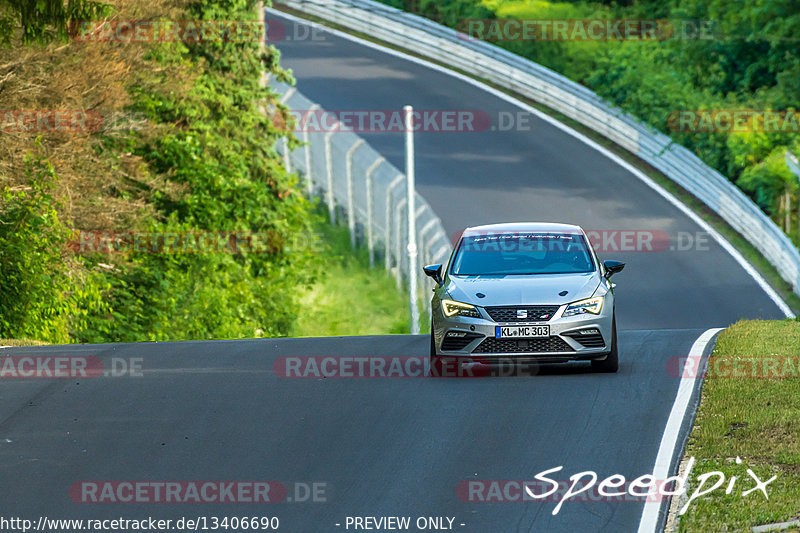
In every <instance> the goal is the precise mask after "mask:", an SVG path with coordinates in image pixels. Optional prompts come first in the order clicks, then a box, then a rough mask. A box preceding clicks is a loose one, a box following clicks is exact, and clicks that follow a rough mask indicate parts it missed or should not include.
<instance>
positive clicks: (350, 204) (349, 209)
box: [272, 81, 453, 316]
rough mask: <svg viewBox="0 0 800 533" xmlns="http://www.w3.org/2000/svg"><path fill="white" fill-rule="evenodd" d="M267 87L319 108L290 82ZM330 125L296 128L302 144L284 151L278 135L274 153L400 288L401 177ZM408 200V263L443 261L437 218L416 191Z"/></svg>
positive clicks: (403, 267) (297, 106) (292, 105)
mask: <svg viewBox="0 0 800 533" xmlns="http://www.w3.org/2000/svg"><path fill="white" fill-rule="evenodd" d="M272 87H273V88H274V89H275V91H276V92H277V93H279V94H280V95H281V97H280V102H281V103H282V104H285V105H287V106H289V109H291V110H302V111H303V112H304V113H305V112H309V111H315V110H318V111H319V112H321V111H323V110H322V109H321V108H320V107H319V105H317V104H315V103H314V102H312V101H310V100H309V99H307V98H306V97H305V96H303V95H302V94H300V93H299V92H298V91H297V90H296V89H295V88H294V87H291V86H289V85H286V84H283V83H279V82H275V81H273V83H272ZM331 126H332V127H330V129H329V131H309V128H305V129H303V128H301V131H299V132H297V133H296V134H295V135H296V137H297V138H299V139H300V140H302V141H304V143H305V145H304V146H302V147H301V148H298V149H296V150H287V142H286V139H285V138H284V139H283V141H282V142H279V143H278V146H277V149H278V152H279V153H280V154H281V155H282V157H283V163H284V166H285V167H286V169H287V171H289V172H299V173H300V175H301V176H303V179H304V180H305V185H306V187H307V191H308V194H309V196H316V197H319V198H322V200H323V201H324V202H325V203H326V204H327V206H328V211H329V215H330V218H331V222H333V223H335V222H337V217H338V216H339V212H340V209H339V208H341V210H342V211H343V216H344V217H346V219H347V225H348V227H349V229H350V242H351V244H352V245H353V247H355V246H356V245H357V244H362V245H364V246H366V247H367V249H368V250H369V262H370V266H375V263H376V256H378V255H379V253H380V255H382V259H383V265H384V267H385V268H386V270H387V271H390V272H393V273H394V276H395V278H396V280H397V288H398V289H400V288H401V287H402V285H403V279H406V280H407V279H409V263H410V260H409V254H408V251H407V243H408V209H407V203H408V198H407V191H406V176H405V174H404V173H403V172H402V171H400V170H398V169H397V168H396V167H394V166H392V165H391V164H390V163H389V162H388V161H386V160H385V159H384V158H383V157H382V156H381V155H380V154H379V153H378V152H376V151H375V150H374V149H373V148H372V147H371V146H370V145H368V144H367V143H366V142H365V141H364V139H362V138H361V137H359V136H358V135H356V134H355V133H353V132H350V131H338V130H337V128H336V127H335V125H331ZM398 143H402V140H398ZM414 202H415V210H416V228H417V230H416V237H417V238H416V242H417V250H418V252H417V258H416V261H415V262H416V264H414V265H411V268H414V269H415V270H416V271H419V269H421V268H422V266H423V265H426V264H431V263H445V262H447V260H448V258H449V257H450V253H451V252H452V249H453V248H452V245H451V243H450V239H449V238H448V236H447V233H446V232H445V230H444V227H443V226H442V221H441V220H440V219H439V217H438V216H436V213H434V212H433V209H431V207H430V205H428V202H426V201H425V199H424V198H423V197H422V196H420V194H419V193H416V195H415V197H414ZM418 279H419V278H418ZM423 282H424V280H420V283H418V287H417V291H416V294H417V295H420V294H425V293H424V292H422V291H421V290H420V289H421V288H422V287H423V285H422V283H423ZM422 304H423V306H424V311H425V313H427V315H428V316H429V315H430V299H429V298H425V297H423V298H422Z"/></svg>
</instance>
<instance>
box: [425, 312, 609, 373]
mask: <svg viewBox="0 0 800 533" xmlns="http://www.w3.org/2000/svg"><path fill="white" fill-rule="evenodd" d="M610 300H611V299H610V298H608V299H607V301H606V302H605V305H604V306H603V309H602V310H601V312H600V313H599V314H597V315H591V314H583V315H577V316H571V317H562V314H563V312H564V310H565V309H566V305H563V306H561V307H559V309H558V311H557V312H556V313H555V314H554V315H553V318H551V319H550V320H547V321H525V322H497V321H494V320H492V319H491V317H490V316H489V313H487V311H486V309H483V308H479V312H480V314H481V318H470V317H463V316H458V315H456V316H452V317H445V316H444V313H442V310H441V306H434V312H433V322H432V326H433V335H434V343H435V346H436V351H437V353H438V354H439V355H441V356H446V357H455V358H459V359H461V358H463V359H465V360H467V359H472V360H479V361H487V362H491V361H492V360H501V359H502V360H514V361H519V362H536V363H546V362H554V363H557V362H566V361H580V360H592V359H603V358H604V357H605V356H606V355H607V354H608V353H609V351H610V350H611V338H612V328H613V314H614V312H613V301H610ZM510 307H513V306H510ZM520 325H548V326H550V337H539V338H531V339H514V340H511V339H497V338H495V328H496V327H497V326H520ZM582 332H583V333H582Z"/></svg>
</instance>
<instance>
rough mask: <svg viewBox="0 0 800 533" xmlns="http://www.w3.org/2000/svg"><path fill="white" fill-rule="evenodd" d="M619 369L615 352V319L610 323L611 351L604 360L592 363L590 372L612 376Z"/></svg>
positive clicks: (617, 355)
mask: <svg viewBox="0 0 800 533" xmlns="http://www.w3.org/2000/svg"><path fill="white" fill-rule="evenodd" d="M618 369H619V353H618V352H617V317H616V316H614V318H613V319H612V322H611V351H610V352H608V355H607V356H606V358H605V359H600V360H597V361H592V370H593V371H594V372H598V373H603V374H613V373H614V372H616V371H617V370H618Z"/></svg>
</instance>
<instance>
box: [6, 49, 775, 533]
mask: <svg viewBox="0 0 800 533" xmlns="http://www.w3.org/2000/svg"><path fill="white" fill-rule="evenodd" d="M279 48H280V49H281V51H282V53H283V63H284V65H285V66H288V67H290V68H292V69H293V71H294V74H295V76H296V77H297V79H298V80H299V81H298V88H299V89H300V90H301V91H302V92H304V93H305V94H306V96H308V97H310V98H311V99H314V100H316V101H318V102H319V103H321V104H322V105H323V106H324V107H326V108H328V109H391V108H396V107H397V108H399V107H400V106H402V105H403V104H406V103H410V104H412V105H414V106H416V107H417V108H419V109H440V110H443V109H480V110H485V111H486V112H487V113H489V114H490V115H495V116H496V115H497V113H498V112H500V111H509V112H512V113H516V112H517V109H516V108H514V107H512V106H510V105H509V104H508V103H506V102H504V101H502V100H500V99H498V98H496V97H494V96H491V95H489V94H487V93H485V92H483V91H481V90H479V89H477V88H475V87H473V86H471V85H469V84H467V83H464V82H461V81H458V80H455V79H453V78H450V77H448V76H446V75H443V74H441V73H438V72H435V71H432V70H429V69H427V68H425V67H422V66H419V65H416V64H413V63H410V62H408V61H405V60H402V59H400V58H396V57H393V56H389V55H386V54H383V53H381V52H378V51H375V50H373V49H370V48H367V47H364V46H361V45H358V44H354V43H352V42H349V41H346V40H343V39H340V38H335V37H332V36H326V37H325V39H324V40H321V41H304V42H290V41H285V42H281V43H279ZM530 121H531V125H532V126H531V127H532V129H531V130H530V131H520V130H512V131H503V132H500V131H491V130H489V131H486V132H483V133H457V132H453V133H447V134H444V133H423V134H419V135H418V138H417V156H418V159H417V164H418V169H417V175H418V182H419V189H420V191H421V192H422V194H423V195H424V196H425V197H426V199H427V200H428V201H429V202H430V204H431V205H432V206H433V208H434V209H435V210H436V211H437V212H438V214H439V215H440V216H441V218H442V220H443V222H444V224H445V226H446V228H447V229H448V231H451V232H456V231H457V230H459V229H461V228H463V227H465V226H469V225H476V224H483V223H489V222H500V221H522V220H549V221H559V222H570V223H577V224H581V225H583V226H584V227H586V228H587V229H607V230H615V229H617V230H619V229H625V230H661V231H665V232H667V233H668V234H669V235H670V236H671V237H672V238H673V239H676V241H675V242H677V238H678V235H679V232H683V234H685V235H696V233H697V232H698V231H699V228H698V227H697V226H696V225H694V224H693V223H692V222H691V221H690V220H688V219H687V218H686V217H685V216H684V215H682V214H681V213H680V211H679V210H677V209H675V208H674V207H673V206H671V205H669V204H668V203H667V202H666V201H665V200H663V199H662V198H661V197H659V196H658V195H657V194H655V193H654V192H653V191H652V190H650V189H649V188H647V187H646V186H644V185H643V184H642V183H640V182H639V181H638V180H637V179H636V178H634V177H633V176H631V175H630V174H629V173H627V172H626V171H625V170H624V169H622V168H620V167H618V166H617V165H615V164H614V163H612V162H610V161H609V160H608V159H606V158H605V157H604V156H603V155H602V154H600V153H598V152H596V151H594V150H592V149H590V148H587V147H586V146H585V145H583V144H581V143H580V142H579V141H577V140H575V139H574V138H573V137H571V136H569V135H567V134H565V133H563V132H561V131H560V130H558V129H557V128H554V127H552V126H550V125H548V124H547V123H544V122H542V121H539V120H538V119H536V118H535V117H533V118H531V119H530ZM366 137H367V138H368V140H369V142H370V143H372V144H373V145H374V146H375V147H376V148H377V149H378V150H379V151H380V152H381V153H383V154H384V155H385V156H386V157H387V158H389V159H390V160H391V161H392V162H393V163H394V164H395V165H397V166H401V165H402V153H401V149H402V141H401V138H400V136H399V135H397V134H390V133H383V134H381V133H374V134H368V135H366ZM601 255H603V256H604V257H603V258H614V259H620V260H623V261H626V262H627V263H628V267H627V268H626V270H625V271H624V272H623V273H622V274H620V275H619V276H618V278H617V283H618V285H619V287H618V292H617V298H618V309H617V311H618V323H619V327H620V329H621V332H620V358H621V366H620V371H619V373H618V374H615V375H595V374H591V373H588V372H587V371H586V367H585V366H581V365H568V366H564V367H558V368H550V369H546V370H542V371H541V372H539V371H536V369H533V370H530V369H528V370H527V371H525V369H523V370H522V371H520V372H521V373H523V374H526V372H527V374H526V375H515V376H510V377H502V376H489V377H483V378H480V379H444V378H433V377H412V378H408V379H400V378H388V377H387V378H376V379H354V378H341V379H339V378H315V377H311V378H305V379H288V378H284V377H281V374H282V369H285V368H286V364H288V362H290V361H294V362H295V363H297V362H298V361H301V362H303V364H306V363H308V361H309V360H307V359H300V360H297V359H285V358H287V357H303V356H343V357H350V356H353V357H355V356H358V357H364V356H372V357H377V356H381V357H409V356H411V357H418V358H422V359H424V358H425V357H424V356H425V355H426V354H427V346H428V344H427V342H428V341H427V338H425V337H411V336H392V337H361V338H330V339H297V340H293V339H285V340H254V341H222V342H187V343H146V344H137V345H132V344H123V345H97V346H69V347H41V348H39V347H35V348H6V349H3V350H0V359H2V360H4V361H5V360H7V359H4V358H6V357H7V356H25V355H34V356H43V357H53V356H60V355H65V356H73V357H97V358H99V359H98V360H97V361H102V365H103V368H105V369H106V370H109V369H113V368H120V367H122V366H126V367H130V366H131V365H134V366H135V368H136V370H135V373H137V374H140V375H137V376H130V375H126V376H120V377H112V376H106V377H97V378H83V379H76V378H70V379H43V380H30V379H13V378H8V377H7V378H4V379H2V380H1V381H0V518H3V517H5V518H8V517H22V518H26V519H30V520H34V521H36V520H38V517H40V516H47V517H48V518H84V519H87V518H95V519H104V518H109V519H110V518H119V517H122V518H126V519H134V518H146V517H148V516H152V517H154V518H158V519H172V520H177V519H178V518H180V517H181V516H185V517H188V518H191V519H196V518H197V517H200V516H205V517H212V516H217V517H220V518H221V517H224V516H229V517H230V516H245V515H246V516H259V517H260V516H277V517H278V518H279V519H280V521H281V523H280V529H279V531H287V532H328V531H332V532H333V531H343V530H350V531H352V530H353V528H352V527H351V528H349V529H346V527H345V525H346V520H347V517H348V516H351V517H352V516H361V517H364V516H382V515H393V516H397V515H401V516H402V515H405V516H410V517H413V519H416V517H419V516H425V517H427V516H431V517H453V518H454V523H453V528H454V529H455V530H460V531H469V532H481V533H483V532H486V533H494V532H506V531H534V532H538V531H542V532H554V531H555V532H562V531H563V532H574V531H587V532H588V531H603V532H613V533H618V532H626V531H634V530H635V529H636V527H637V525H638V522H639V517H640V516H641V512H642V502H641V501H632V502H609V501H605V502H580V501H568V502H566V503H565V504H564V506H563V507H562V508H561V510H560V512H559V513H558V514H557V515H553V514H552V512H553V510H554V509H555V506H556V502H553V501H547V502H530V501H525V502H519V501H517V502H480V501H469V497H468V496H469V492H468V493H467V495H466V496H465V495H464V494H463V493H461V492H459V487H463V486H464V483H465V482H470V481H471V482H475V481H489V480H530V479H531V478H532V476H533V475H534V474H536V473H538V472H541V471H544V470H547V469H551V468H554V467H557V466H560V465H562V466H563V467H564V469H563V471H562V472H560V473H559V474H563V476H561V477H558V476H556V475H554V476H553V477H554V478H557V479H566V478H568V476H570V475H572V474H574V473H577V472H581V471H584V470H592V471H595V472H597V474H598V475H599V476H600V477H601V478H602V477H607V476H610V475H612V474H622V475H624V476H626V477H627V478H628V479H629V480H630V479H632V478H634V477H637V476H640V475H642V474H646V473H649V472H650V471H652V468H653V462H654V460H655V455H656V451H657V449H658V445H659V442H660V439H661V435H662V432H663V430H664V426H665V423H666V420H667V417H668V414H669V411H670V408H671V406H672V403H673V401H674V397H675V393H676V391H677V388H678V384H679V380H678V379H676V378H675V377H673V376H672V375H670V372H668V366H669V362H670V361H671V360H672V358H673V357H679V356H685V355H686V354H687V353H688V351H689V348H690V346H691V344H692V342H693V341H694V340H695V339H696V338H697V336H698V335H699V334H700V333H701V332H702V331H703V330H704V329H706V328H708V327H712V326H725V325H727V324H730V323H731V322H733V321H735V320H737V319H738V318H755V317H762V318H778V317H779V316H780V313H779V312H778V309H777V308H776V306H775V305H774V304H773V303H772V302H771V301H770V300H769V299H768V298H767V296H766V295H765V294H764V293H763V292H762V291H761V290H760V289H759V288H758V286H757V285H756V284H755V282H754V281H753V280H752V279H751V278H750V277H749V276H748V275H747V274H746V273H745V272H744V271H743V270H742V269H741V268H740V267H739V266H738V265H737V264H736V263H735V262H734V261H733V260H732V259H731V258H730V257H729V256H728V255H727V254H726V253H724V251H722V250H721V249H720V248H719V247H718V246H717V245H716V244H714V243H713V242H712V241H710V240H708V241H706V244H705V245H703V247H696V246H693V247H691V249H688V250H684V251H679V250H672V251H669V250H667V251H663V252H636V253H614V254H611V253H603V254H601ZM358 319H364V320H368V317H354V320H358ZM12 361H16V362H19V361H20V360H19V359H16V360H13V359H12ZM304 368H308V367H304ZM139 369H140V370H139ZM206 480H208V481H274V482H276V484H275V485H271V488H272V492H271V494H273V495H274V496H275V497H276V498H277V499H278V500H280V501H278V502H275V501H274V500H273V502H272V503H269V504H254V503H204V504H199V503H183V504H175V503H86V502H82V501H81V494H82V493H81V491H80V490H78V492H77V493H76V492H73V493H70V492H69V491H70V487H73V490H75V487H76V486H77V487H79V489H80V488H86V487H87V485H86V484H83V485H75V484H76V483H81V482H104V481H109V482H123V481H145V482H161V481H164V482H166V481H170V482H182V481H206ZM314 483H316V484H317V485H316V487H317V489H318V495H317V497H316V500H317V501H311V500H313V499H314V498H311V499H304V498H303V496H305V493H306V490H305V488H306V487H308V486H311V484H314ZM88 486H91V485H88ZM99 486H100V487H102V486H106V485H103V484H101V485H99ZM473 486H474V485H473ZM486 486H487V487H490V486H491V485H486ZM503 486H504V487H510V485H503ZM116 487H119V486H116ZM283 488H285V489H286V490H287V491H288V494H287V495H285V496H281V491H282V490H283ZM484 494H485V495H486V493H484ZM184 496H185V494H184ZM87 497H88V496H87ZM107 499H108V498H107ZM289 499H292V501H289ZM298 499H299V500H304V501H299V502H298V501H297V500H298ZM76 500H77V501H76ZM465 500H466V501H465ZM337 524H340V525H337ZM461 524H464V525H463V526H462V525H461ZM206 525H210V523H209V522H207V523H206ZM0 529H5V528H4V527H2V526H0ZM198 529H200V530H202V526H201V527H200V528H198ZM53 530H56V529H55V528H53ZM61 530H69V531H72V530H74V529H68V528H61ZM412 530H414V529H412Z"/></svg>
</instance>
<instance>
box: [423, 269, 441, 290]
mask: <svg viewBox="0 0 800 533" xmlns="http://www.w3.org/2000/svg"><path fill="white" fill-rule="evenodd" d="M422 270H423V272H425V275H426V276H429V277H431V278H433V280H434V281H435V282H436V284H437V285H439V286H441V285H442V284H443V283H444V280H443V279H442V265H428V266H426V267H423V268H422Z"/></svg>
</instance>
